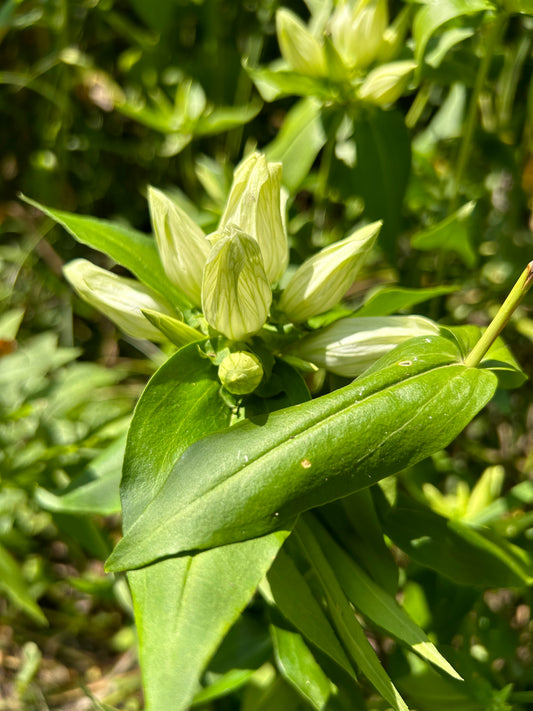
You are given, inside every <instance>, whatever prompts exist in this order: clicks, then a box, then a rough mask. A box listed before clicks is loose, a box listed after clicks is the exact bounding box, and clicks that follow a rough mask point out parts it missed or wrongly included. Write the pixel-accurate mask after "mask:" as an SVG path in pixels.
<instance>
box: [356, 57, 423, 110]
mask: <svg viewBox="0 0 533 711" xmlns="http://www.w3.org/2000/svg"><path fill="white" fill-rule="evenodd" d="M415 69H416V62H413V61H411V60H405V61H403V62H390V63H389V64H382V65H381V66H379V67H376V69H373V70H372V71H371V72H370V73H369V74H368V76H367V77H366V79H365V80H364V82H363V83H362V85H361V86H360V88H359V92H358V94H359V98H360V99H362V100H363V101H367V102H368V103H370V104H376V105H377V106H387V105H388V104H393V103H394V102H395V101H396V99H399V98H400V96H401V95H402V94H403V92H404V90H405V87H406V86H407V83H408V81H409V78H410V76H411V74H412V73H413V71H414V70H415Z"/></svg>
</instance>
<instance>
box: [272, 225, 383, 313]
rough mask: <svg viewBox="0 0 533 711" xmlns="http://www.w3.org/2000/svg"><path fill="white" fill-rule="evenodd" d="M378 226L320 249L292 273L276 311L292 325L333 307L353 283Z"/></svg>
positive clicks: (373, 240)
mask: <svg viewBox="0 0 533 711" xmlns="http://www.w3.org/2000/svg"><path fill="white" fill-rule="evenodd" d="M381 224H382V223H381V222H380V221H379V222H373V223H372V224H370V225H367V226H366V227H363V228H361V229H358V230H356V231H355V232H353V233H352V234H351V235H350V236H349V237H346V239H343V240H341V241H339V242H335V243H334V244H332V245H330V246H329V247H326V248H324V249H322V250H321V251H320V252H318V254H315V255H314V256H312V257H310V258H309V259H307V260H306V261H305V262H304V263H303V264H302V265H301V266H300V267H299V268H298V269H297V270H296V272H295V274H294V275H293V277H292V279H291V280H290V281H289V283H288V285H287V287H286V289H285V290H284V291H283V293H282V295H281V299H280V302H279V308H280V310H281V311H283V312H284V313H285V314H286V315H287V317H288V318H289V320H291V321H293V322H294V323H301V322H302V321H306V320H307V319H308V318H310V317H311V316H316V315H317V314H320V313H323V312H324V311H327V310H328V309H330V308H332V307H333V306H335V304H336V303H337V302H338V301H339V300H340V299H341V298H342V297H343V296H344V294H345V293H346V291H347V290H348V288H349V287H350V286H351V285H352V283H353V282H354V279H355V276H356V274H357V272H358V271H359V269H360V267H361V264H362V262H363V260H364V259H365V258H366V256H367V254H368V252H369V251H370V249H371V247H372V245H373V244H374V242H375V240H376V237H377V235H378V232H379V230H380V228H381Z"/></svg>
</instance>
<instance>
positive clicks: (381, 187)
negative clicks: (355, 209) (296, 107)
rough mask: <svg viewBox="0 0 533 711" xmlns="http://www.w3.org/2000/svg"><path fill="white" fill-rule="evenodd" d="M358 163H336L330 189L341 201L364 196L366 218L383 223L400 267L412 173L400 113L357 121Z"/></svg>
mask: <svg viewBox="0 0 533 711" xmlns="http://www.w3.org/2000/svg"><path fill="white" fill-rule="evenodd" d="M353 139H354V140H355V144H356V155H357V161H356V163H355V165H354V166H353V167H350V166H348V165H346V164H345V163H343V162H341V161H339V160H333V161H332V167H331V175H330V185H329V187H330V189H332V188H334V189H335V190H337V191H338V192H339V198H340V200H341V201H342V200H348V199H351V198H353V196H354V194H355V195H360V196H361V197H362V198H363V200H364V202H365V217H366V218H367V219H369V220H381V219H382V220H383V227H382V228H381V232H380V234H379V241H380V244H381V245H382V246H383V248H384V250H385V253H386V255H387V257H388V259H389V260H390V261H391V262H392V263H393V264H395V263H396V239H397V236H398V233H399V232H400V228H401V215H402V204H403V198H404V195H405V190H406V188H407V181H408V179H409V173H410V170H411V142H410V137H409V133H408V131H407V128H406V127H405V122H404V117H403V116H402V114H400V112H398V111H380V110H375V111H372V112H368V113H367V114H361V115H359V116H358V117H357V118H355V119H354V121H353Z"/></svg>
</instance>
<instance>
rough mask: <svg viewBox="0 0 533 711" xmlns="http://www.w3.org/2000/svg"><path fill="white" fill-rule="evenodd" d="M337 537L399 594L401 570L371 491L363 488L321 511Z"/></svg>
mask: <svg viewBox="0 0 533 711" xmlns="http://www.w3.org/2000/svg"><path fill="white" fill-rule="evenodd" d="M320 518H321V520H323V521H325V522H326V525H327V526H328V528H330V529H331V530H332V531H333V533H334V535H335V538H336V539H337V540H338V541H342V545H343V547H344V548H345V549H346V551H347V552H348V553H349V554H350V555H351V556H352V557H353V558H355V559H356V560H358V561H359V562H360V564H361V565H362V566H363V567H364V568H365V570H366V571H367V572H368V573H369V574H370V575H371V577H372V578H373V579H374V580H375V581H376V582H377V583H378V584H379V585H380V586H381V587H382V588H383V589H384V590H386V591H387V592H388V593H389V594H390V595H396V593H397V592H398V567H397V565H396V562H395V560H394V558H393V556H392V554H391V552H390V550H389V548H388V547H387V545H386V544H385V541H384V538H383V530H382V528H381V523H380V522H379V519H378V517H377V513H376V509H375V506H374V500H373V498H372V493H371V489H362V490H361V491H357V492H356V493H355V494H352V495H351V496H347V497H345V498H344V499H341V500H340V501H334V502H332V503H330V504H328V505H327V506H324V507H323V508H322V509H321V510H320Z"/></svg>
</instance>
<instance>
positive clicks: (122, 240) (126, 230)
mask: <svg viewBox="0 0 533 711" xmlns="http://www.w3.org/2000/svg"><path fill="white" fill-rule="evenodd" d="M24 200H26V202H28V203H29V204H30V205H33V206H34V207H36V208H38V209H39V210H41V211H42V212H44V214H45V215H48V217H51V218H52V220H55V222H57V223H58V224H59V225H61V226H62V227H64V228H65V230H66V231H67V232H68V233H69V234H71V235H72V236H73V237H74V239H76V240H77V241H78V242H81V243H82V244H86V245H88V246H89V247H92V248H93V249H97V250H98V251H100V252H104V253H105V254H107V255H108V256H110V257H111V259H113V260H114V261H115V262H117V264H120V265H122V266H123V267H126V269H129V271H130V272H132V274H135V276H136V277H137V278H138V279H139V280H140V281H142V282H143V284H146V286H149V287H150V288H152V289H154V290H155V291H157V293H158V294H161V296H163V297H164V298H166V299H167V300H168V301H171V302H172V303H173V304H175V305H176V306H180V307H183V308H187V307H188V306H190V304H189V303H188V301H187V299H186V298H185V296H184V295H183V294H182V293H181V291H179V289H177V288H176V287H175V286H174V285H173V284H172V282H170V281H169V279H168V277H167V275H166V274H165V271H164V269H163V265H162V264H161V260H160V259H159V254H158V252H157V247H156V243H155V240H153V239H152V238H151V237H149V236H148V235H145V234H143V233H142V232H138V231H137V230H134V229H132V228H131V227H125V226H124V225H120V224H118V223H115V222H109V221H107V220H98V219H96V218H95V217H88V216H86V215H76V214H74V213H70V212H63V211H62V210H54V209H52V208H51V207H47V206H46V205H41V204H40V203H38V202H36V201H35V200H31V199H30V198H27V197H25V198H24Z"/></svg>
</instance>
